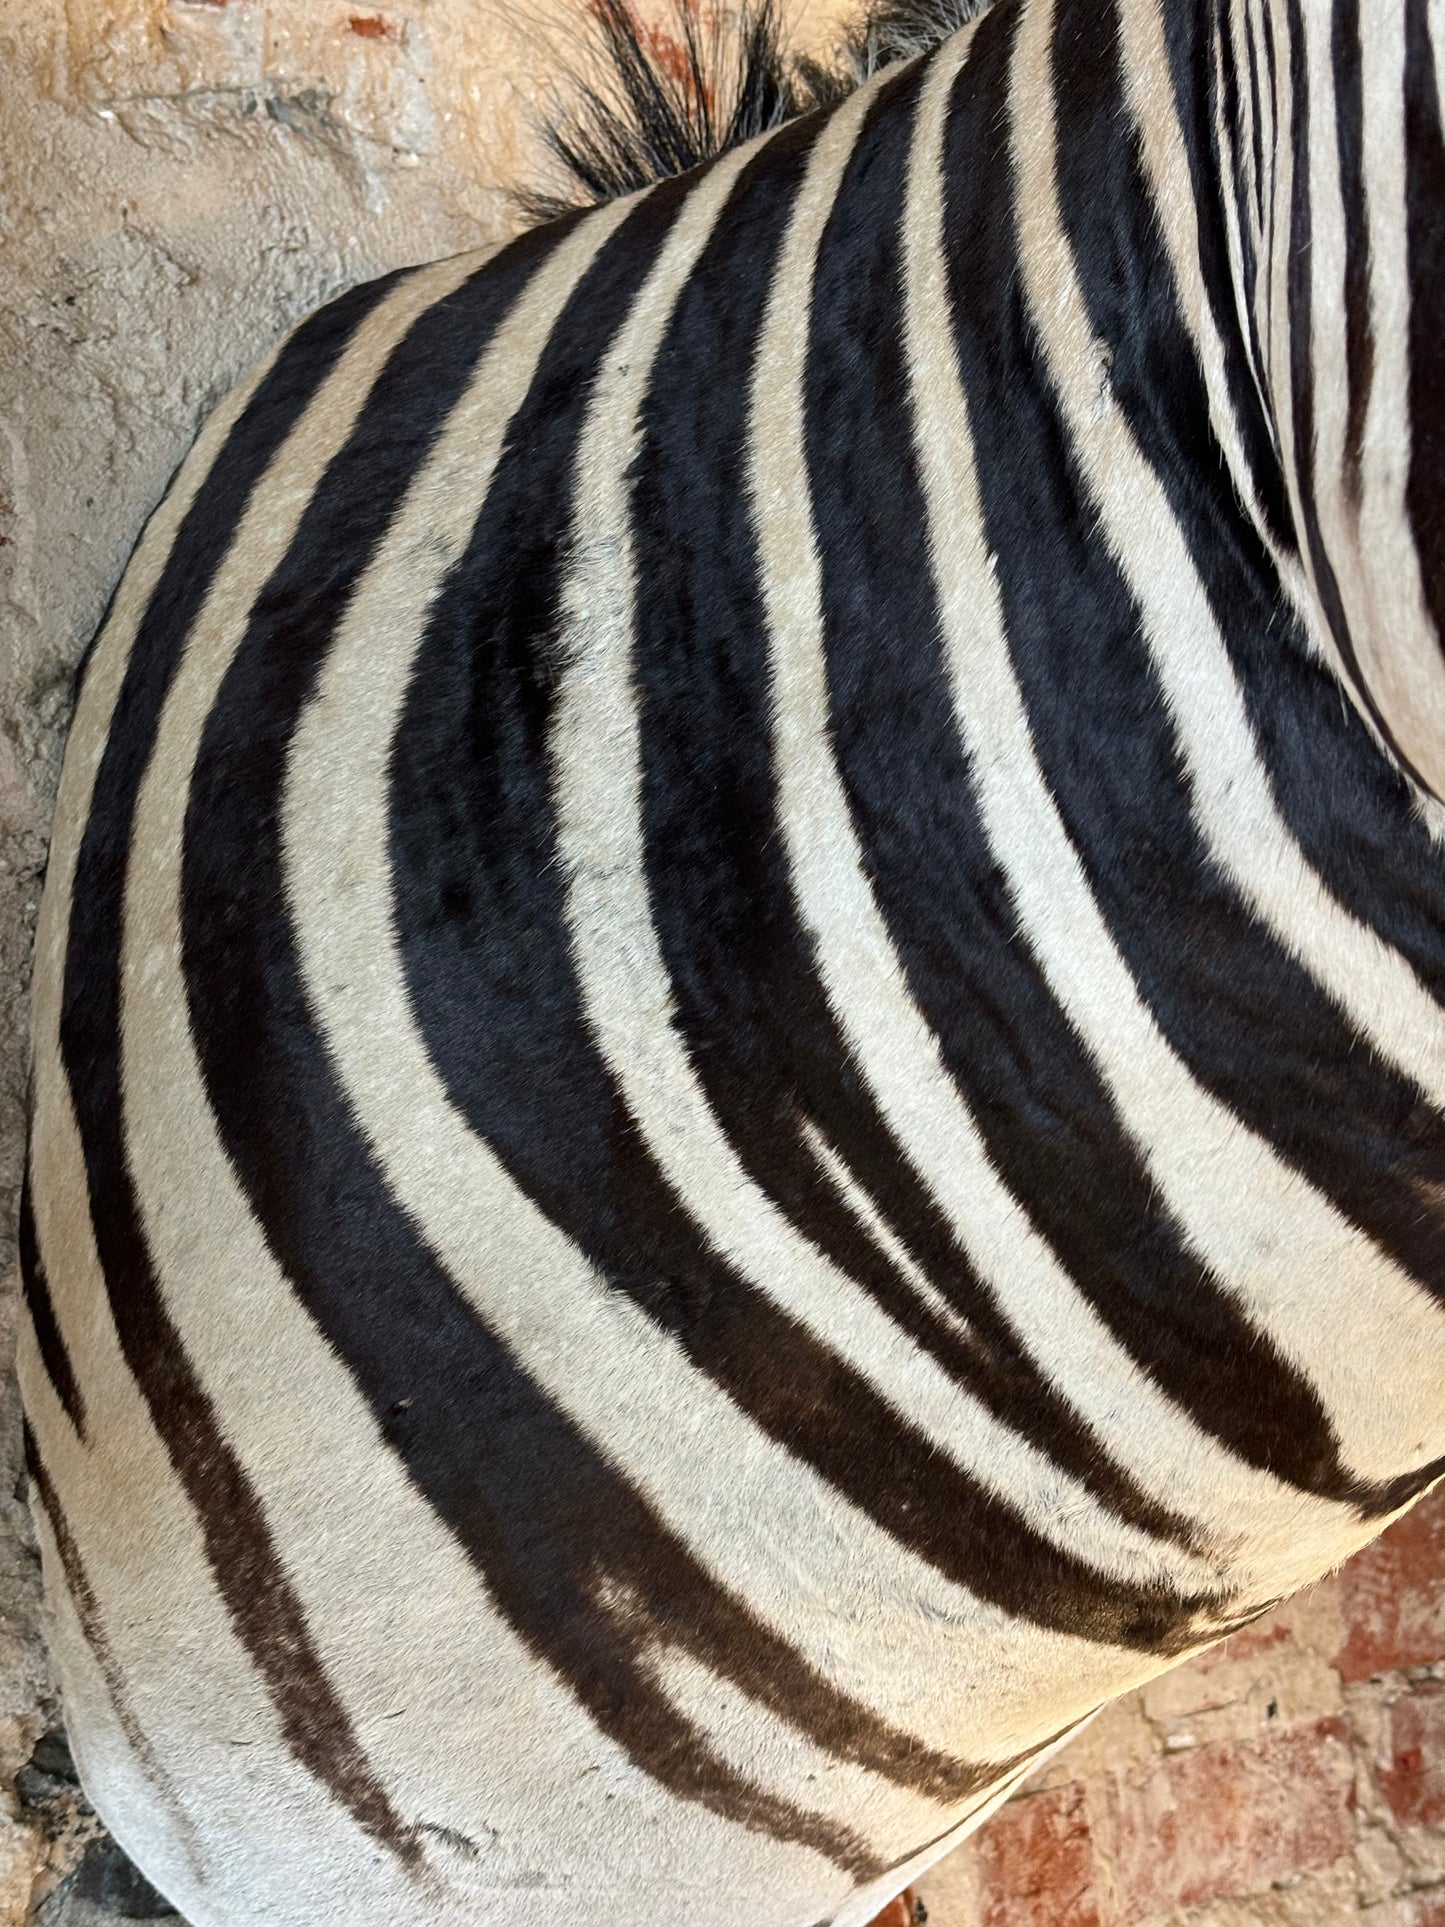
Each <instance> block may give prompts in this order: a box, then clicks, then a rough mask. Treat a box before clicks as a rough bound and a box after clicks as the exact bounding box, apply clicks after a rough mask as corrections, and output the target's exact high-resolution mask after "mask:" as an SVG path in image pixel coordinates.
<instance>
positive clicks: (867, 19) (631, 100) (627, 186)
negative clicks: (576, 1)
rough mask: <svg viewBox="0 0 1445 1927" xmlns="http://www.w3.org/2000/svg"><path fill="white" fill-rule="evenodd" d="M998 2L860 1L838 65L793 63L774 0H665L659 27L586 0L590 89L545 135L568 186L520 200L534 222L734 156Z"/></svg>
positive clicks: (577, 91)
mask: <svg viewBox="0 0 1445 1927" xmlns="http://www.w3.org/2000/svg"><path fill="white" fill-rule="evenodd" d="M991 3H992V0H865V4H864V6H863V8H862V10H861V11H860V13H859V14H858V15H857V16H856V18H855V19H854V20H853V22H852V23H851V25H850V26H849V27H848V28H847V29H846V30H845V33H844V36H843V39H842V42H841V44H840V46H839V47H838V48H837V50H836V52H835V53H834V55H833V57H832V59H831V61H819V60H815V59H811V58H809V57H807V56H805V55H801V54H797V53H794V52H793V51H792V50H791V48H790V47H789V45H788V43H787V37H786V34H785V32H784V28H783V23H782V19H781V16H780V14H779V12H778V7H777V3H776V0H742V4H741V6H740V8H739V9H738V10H737V11H736V12H734V11H732V10H731V9H730V8H728V7H727V5H726V0H722V3H721V4H718V0H670V6H671V11H670V14H669V16H668V17H667V19H666V20H665V22H664V23H662V24H659V25H656V26H654V25H651V24H649V22H648V21H647V20H645V19H644V18H643V16H642V14H641V13H640V12H639V10H638V7H637V5H636V4H635V0H587V11H588V12H589V13H590V15H591V16H592V22H593V27H594V34H593V40H594V47H593V49H592V51H593V53H594V54H595V55H599V56H600V67H599V65H598V63H597V62H596V61H595V60H594V62H593V63H592V72H593V74H594V75H595V76H596V77H595V78H589V77H587V76H586V75H584V74H581V73H576V74H574V75H573V76H572V78H571V84H570V87H569V89H568V92H569V96H570V98H569V100H568V104H567V105H566V106H565V107H563V108H561V109H560V110H558V111H557V112H555V113H554V114H553V115H552V117H551V118H550V119H549V120H548V121H547V123H546V125H545V127H544V130H543V133H544V138H545V140H546V143H547V146H548V148H549V149H550V150H551V153H552V156H553V159H554V160H555V161H556V162H557V163H558V165H559V168H560V172H561V175H562V182H563V185H562V186H561V188H560V189H552V188H542V187H535V188H529V189H524V190H522V191H521V192H519V193H518V194H517V196H516V199H517V202H518V205H519V206H520V208H521V210H522V212H523V213H524V214H525V215H526V216H527V217H528V218H530V219H532V220H534V221H543V220H551V219H553V218H554V217H555V216H557V215H559V214H565V213H569V212H571V211H572V210H573V209H576V208H579V207H595V206H597V205H598V204H599V203H601V202H603V201H611V200H617V199H619V198H620V197H621V196H623V195H625V194H633V193H636V192H637V191H638V189H640V188H644V187H651V186H652V185H653V184H654V183H655V182H657V181H662V180H668V179H670V178H671V177H672V176H673V175H675V174H685V173H686V172H687V171H688V169H689V168H693V167H698V166H700V165H701V164H702V163H703V162H704V161H709V160H712V159H714V158H715V157H716V156H717V155H719V154H723V153H726V152H727V151H728V150H729V149H730V148H733V147H739V146H741V145H742V144H743V142H744V141H749V140H752V139H753V138H754V136H755V135H758V134H765V133H767V132H768V130H769V129H770V128H773V127H777V126H779V125H780V124H781V123H782V122H783V121H785V120H791V119H793V118H794V117H795V116H796V115H798V114H803V113H808V112H811V111H812V110H814V109H816V108H821V107H832V106H835V105H836V104H837V103H838V102H839V101H840V100H842V99H844V98H845V97H846V96H847V95H848V94H850V93H852V91H853V90H854V88H856V87H859V86H861V85H862V84H863V82H864V81H866V80H868V79H869V78H870V77H871V76H872V75H873V74H875V73H878V72H879V71H881V70H882V69H883V68H884V67H889V66H892V65H893V64H894V62H896V61H900V60H909V59H912V58H913V57H914V56H915V55H918V54H924V53H928V52H930V51H931V50H932V49H933V48H934V47H936V46H938V45H939V44H940V43H941V42H942V41H944V40H946V39H947V38H948V36H949V35H950V34H951V33H954V32H956V31H957V30H958V29H959V28H960V27H963V26H966V25H967V24H968V22H969V21H970V20H973V19H975V18H976V17H977V16H978V15H979V14H980V13H982V12H984V11H985V10H986V9H987V7H988V6H989V5H990V4H991Z"/></svg>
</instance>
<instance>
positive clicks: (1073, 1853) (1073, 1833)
mask: <svg viewBox="0 0 1445 1927" xmlns="http://www.w3.org/2000/svg"><path fill="white" fill-rule="evenodd" d="M974 1852H975V1858H976V1863H977V1867H978V1895H979V1911H978V1927H1100V1922H1099V1907H1098V1900H1097V1898H1096V1895H1095V1892H1094V1846H1093V1839H1092V1836H1091V1834H1090V1832H1089V1818H1088V1813H1087V1811H1086V1809H1085V1806H1084V1789H1083V1786H1082V1784H1081V1783H1079V1782H1078V1781H1075V1782H1073V1783H1072V1784H1071V1785H1069V1786H1061V1787H1052V1788H1051V1789H1050V1790H1049V1791H1048V1792H1047V1793H1029V1794H1025V1796H1024V1797H1023V1799H1021V1800H1013V1801H1010V1803H1009V1804H1008V1805H1007V1806H1006V1807H1003V1808H1001V1809H1000V1811H999V1812H998V1813H997V1814H995V1816H994V1817H993V1819H992V1820H990V1821H989V1823H988V1825H987V1826H986V1827H985V1828H984V1830H983V1831H982V1833H980V1834H979V1835H978V1837H977V1841H976V1843H975V1848H974Z"/></svg>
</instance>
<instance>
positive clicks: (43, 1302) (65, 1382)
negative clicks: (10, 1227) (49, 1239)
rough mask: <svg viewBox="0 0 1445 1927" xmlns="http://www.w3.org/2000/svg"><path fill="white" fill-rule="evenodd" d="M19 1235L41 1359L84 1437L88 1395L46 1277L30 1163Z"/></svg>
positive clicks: (71, 1205)
mask: <svg viewBox="0 0 1445 1927" xmlns="http://www.w3.org/2000/svg"><path fill="white" fill-rule="evenodd" d="M62 1208H63V1209H66V1210H72V1211H78V1210H80V1209H81V1208H82V1207H81V1205H80V1203H79V1202H78V1201H74V1200H73V1201H69V1202H67V1203H66V1204H65V1205H63V1207H62ZM18 1236H19V1244H20V1283H21V1288H22V1290H23V1291H24V1294H25V1308H26V1310H27V1311H28V1312H29V1313H30V1323H31V1325H32V1326H33V1327H34V1330H35V1342H36V1344H37V1345H38V1346H39V1347H40V1360H41V1363H42V1364H43V1365H44V1367H45V1371H46V1375H47V1377H48V1378H49V1380H50V1383H51V1386H52V1388H53V1390H54V1392H55V1396H56V1397H57V1398H58V1399H59V1400H60V1403H61V1405H62V1407H63V1408H64V1411H65V1414H66V1417H67V1418H68V1419H69V1420H70V1422H71V1424H72V1425H73V1426H74V1427H75V1429H76V1431H77V1432H79V1434H80V1435H81V1437H82V1438H84V1436H85V1398H84V1396H83V1394H82V1392H81V1389H80V1386H79V1385H78V1384H77V1382H76V1377H75V1367H74V1365H73V1364H72V1363H71V1359H70V1353H69V1351H68V1350H67V1349H66V1345H65V1340H64V1338H63V1337H62V1336H61V1333H60V1326H59V1325H58V1324H57V1323H56V1318H55V1305H54V1303H53V1301H52V1299H51V1296H50V1280H49V1278H48V1277H47V1276H46V1272H45V1260H44V1259H43V1258H42V1257H41V1255H40V1243H39V1240H38V1239H37V1237H36V1235H35V1206H34V1199H33V1197H32V1194H31V1179H30V1166H29V1164H28V1163H27V1165H26V1167H25V1175H24V1177H23V1178H22V1179H21V1184H20V1224H19V1228H18Z"/></svg>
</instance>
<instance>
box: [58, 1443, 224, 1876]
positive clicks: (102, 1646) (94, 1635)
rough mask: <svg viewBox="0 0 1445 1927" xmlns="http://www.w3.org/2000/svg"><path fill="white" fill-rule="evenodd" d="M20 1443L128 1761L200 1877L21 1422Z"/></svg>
mask: <svg viewBox="0 0 1445 1927" xmlns="http://www.w3.org/2000/svg"><path fill="white" fill-rule="evenodd" d="M21 1439H22V1443H23V1447H24V1454H25V1469H26V1471H27V1472H28V1474H29V1476H30V1484H31V1488H32V1494H31V1496H32V1499H34V1500H38V1501H39V1504H40V1507H41V1510H42V1511H43V1512H44V1514H45V1517H46V1519H47V1520H48V1521H49V1523H50V1532H51V1536H52V1538H53V1539H54V1540H55V1550H56V1551H57V1553H58V1554H59V1555H60V1569H61V1571H62V1573H63V1574H64V1576H65V1590H66V1592H67V1593H68V1594H69V1595H70V1602H71V1604H72V1606H74V1608H75V1617H76V1620H77V1622H78V1623H79V1626H80V1632H81V1637H82V1638H83V1639H84V1641H85V1643H86V1645H87V1647H88V1648H89V1649H90V1654H91V1657H92V1659H93V1660H94V1661H95V1665H96V1670H97V1671H98V1672H99V1674H100V1676H101V1678H102V1679H103V1680H104V1682H105V1690H106V1692H107V1693H108V1694H109V1696H110V1704H111V1709H112V1711H113V1712H114V1714H115V1718H116V1724H117V1725H118V1726H119V1727H120V1730H121V1732H122V1734H123V1735H124V1736H125V1741H126V1744H127V1745H128V1746H129V1747H130V1750H131V1755H132V1758H133V1759H134V1761H135V1764H136V1765H137V1766H138V1767H139V1769H140V1771H141V1775H142V1777H143V1778H144V1779H145V1780H146V1781H147V1782H148V1783H149V1785H150V1787H151V1789H152V1790H153V1792H154V1793H155V1795H156V1798H157V1799H158V1800H159V1801H160V1802H161V1804H162V1805H163V1806H164V1807H165V1808H166V1810H167V1812H168V1813H169V1814H170V1816H171V1819H172V1821H173V1822H174V1824H175V1828H176V1832H177V1834H178V1835H179V1836H180V1839H181V1840H182V1841H183V1842H184V1844H185V1848H186V1851H187V1853H188V1854H189V1856H190V1859H191V1863H192V1867H193V1869H194V1870H195V1871H196V1872H197V1873H198V1874H199V1872H200V1853H199V1843H198V1841H197V1838H196V1826H195V1822H194V1821H193V1820H192V1818H191V1816H190V1814H189V1813H187V1811H186V1809H185V1806H184V1804H183V1803H182V1801H181V1798H180V1795H179V1794H178V1792H177V1791H176V1787H175V1783H174V1782H173V1781H172V1779H171V1777H170V1775H169V1774H168V1773H167V1772H166V1769H165V1767H164V1766H163V1765H162V1763H161V1760H160V1756H159V1755H158V1754H157V1752H156V1750H155V1747H154V1745H153V1744H152V1743H151V1739H150V1735H149V1734H148V1733H147V1732H146V1730H145V1728H144V1727H143V1726H142V1725H141V1723H140V1718H139V1716H138V1715H137V1713H136V1710H135V1706H134V1704H133V1702H132V1700H131V1697H130V1693H129V1691H128V1690H127V1687H126V1683H125V1668H124V1667H123V1666H122V1665H121V1663H120V1661H119V1659H118V1658H117V1657H116V1652H115V1648H114V1647H113V1646H112V1645H111V1642H110V1635H109V1633H108V1632H107V1631H106V1625H105V1615H104V1613H103V1612H102V1610H101V1605H100V1601H99V1599H98V1598H97V1597H96V1592H95V1588H94V1586H93V1585H92V1584H91V1582H90V1575H89V1573H88V1572H87V1571H86V1567H85V1560H84V1558H83V1556H82V1554H81V1550H80V1547H79V1545H78V1544H77V1543H76V1538H75V1534H74V1532H73V1531H72V1530H71V1525H70V1520H69V1519H68V1518H67V1517H66V1513H65V1508H64V1506H63V1505H62V1504H61V1501H60V1494H59V1492H58V1491H57V1490H56V1486H55V1481H54V1480H53V1479H52V1478H51V1476H50V1472H49V1470H48V1468H47V1467H46V1464H45V1459H44V1457H43V1455H42V1453H41V1450H40V1447H39V1444H38V1443H37V1441H36V1437H35V1434H34V1432H33V1431H31V1429H30V1422H29V1420H28V1419H24V1420H22V1421H21Z"/></svg>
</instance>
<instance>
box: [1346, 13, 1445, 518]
mask: <svg viewBox="0 0 1445 1927" xmlns="http://www.w3.org/2000/svg"><path fill="white" fill-rule="evenodd" d="M1330 70H1331V75H1332V78H1333V80H1334V88H1335V142H1336V145H1337V147H1338V150H1339V165H1340V199H1341V202H1342V205H1343V207H1344V217H1345V375H1346V380H1347V382H1348V384H1349V398H1348V403H1347V411H1346V418H1345V453H1344V465H1345V469H1344V482H1345V497H1346V500H1347V501H1348V502H1349V503H1350V505H1351V507H1352V508H1353V509H1354V510H1355V512H1356V514H1358V513H1359V508H1360V485H1361V477H1360V464H1361V461H1362V459H1363V454H1364V443H1365V417H1366V415H1367V414H1368V412H1369V406H1370V389H1371V387H1372V385H1373V383H1374V378H1375V336H1374V330H1373V327H1372V325H1371V317H1370V229H1369V221H1368V218H1367V213H1366V204H1365V151H1364V149H1365V142H1364V131H1365V130H1364V121H1365V101H1364V86H1365V78H1364V67H1363V62H1362V60H1361V57H1360V0H1334V19H1333V21H1332V23H1331V33H1330ZM1437 473H1438V471H1437Z"/></svg>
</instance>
